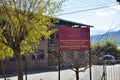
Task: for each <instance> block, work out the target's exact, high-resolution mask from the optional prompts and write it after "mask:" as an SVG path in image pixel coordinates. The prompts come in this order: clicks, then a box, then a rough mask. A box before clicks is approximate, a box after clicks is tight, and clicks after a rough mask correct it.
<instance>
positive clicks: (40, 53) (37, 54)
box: [32, 49, 45, 60]
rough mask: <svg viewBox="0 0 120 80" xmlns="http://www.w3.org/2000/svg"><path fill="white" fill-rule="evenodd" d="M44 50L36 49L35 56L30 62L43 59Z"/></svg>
mask: <svg viewBox="0 0 120 80" xmlns="http://www.w3.org/2000/svg"><path fill="white" fill-rule="evenodd" d="M44 56H45V55H44V50H41V49H36V50H35V54H33V55H32V60H37V59H44V58H45V57H44Z"/></svg>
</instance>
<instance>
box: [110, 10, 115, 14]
mask: <svg viewBox="0 0 120 80" xmlns="http://www.w3.org/2000/svg"><path fill="white" fill-rule="evenodd" d="M109 13H111V14H116V13H117V11H115V10H111V11H109Z"/></svg>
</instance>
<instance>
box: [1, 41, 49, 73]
mask: <svg viewBox="0 0 120 80" xmlns="http://www.w3.org/2000/svg"><path fill="white" fill-rule="evenodd" d="M36 50H37V51H38V52H35V54H28V55H27V56H26V62H27V70H28V71H35V70H40V69H43V68H47V67H48V53H47V52H48V41H47V40H44V41H40V45H39V46H38V48H36ZM41 52H42V55H41ZM2 63H3V66H4V67H2V64H1V62H0V74H2V70H3V69H2V68H4V69H5V72H6V73H14V74H16V64H15V60H14V59H13V58H12V60H11V59H10V58H7V59H5V60H4V61H2ZM22 68H23V72H24V71H25V60H24V59H23V60H22Z"/></svg>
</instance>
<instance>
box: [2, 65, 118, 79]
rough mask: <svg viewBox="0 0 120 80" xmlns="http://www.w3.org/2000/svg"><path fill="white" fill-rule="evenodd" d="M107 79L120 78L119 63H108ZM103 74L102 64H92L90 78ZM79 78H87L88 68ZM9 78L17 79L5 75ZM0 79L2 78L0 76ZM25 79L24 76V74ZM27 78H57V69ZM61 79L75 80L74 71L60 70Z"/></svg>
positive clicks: (97, 77)
mask: <svg viewBox="0 0 120 80" xmlns="http://www.w3.org/2000/svg"><path fill="white" fill-rule="evenodd" d="M106 70H107V79H106V80H120V65H110V66H107V67H106ZM102 75H103V66H92V80H101V77H102ZM79 76H80V80H90V79H89V69H87V70H86V71H85V72H80V74H79ZM7 79H10V80H17V76H14V77H7ZM0 80H4V79H3V78H0ZM24 80H25V76H24ZM28 80H58V72H57V71H49V72H40V73H34V74H29V75H28ZM61 80H75V72H73V71H72V70H70V69H66V70H61ZM103 80H104V79H103Z"/></svg>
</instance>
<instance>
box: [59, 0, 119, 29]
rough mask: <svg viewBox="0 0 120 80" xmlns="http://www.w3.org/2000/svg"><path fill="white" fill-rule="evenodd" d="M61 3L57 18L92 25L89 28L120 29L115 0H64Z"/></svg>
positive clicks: (117, 5) (117, 7)
mask: <svg viewBox="0 0 120 80" xmlns="http://www.w3.org/2000/svg"><path fill="white" fill-rule="evenodd" d="M63 5H64V6H63V11H62V12H61V14H60V15H59V16H58V17H59V18H62V19H65V20H70V21H74V22H79V23H83V24H88V25H92V26H94V28H91V30H103V31H108V30H120V5H119V4H118V3H117V0H66V2H65V3H64V4H63ZM106 6H107V7H106ZM101 7H105V8H101ZM96 8H99V9H96ZM89 9H94V10H89ZM84 10H88V11H84ZM77 11H78V12H77ZM72 12H76V13H72ZM66 13H67V14H66ZM69 13H70V14H69Z"/></svg>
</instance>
